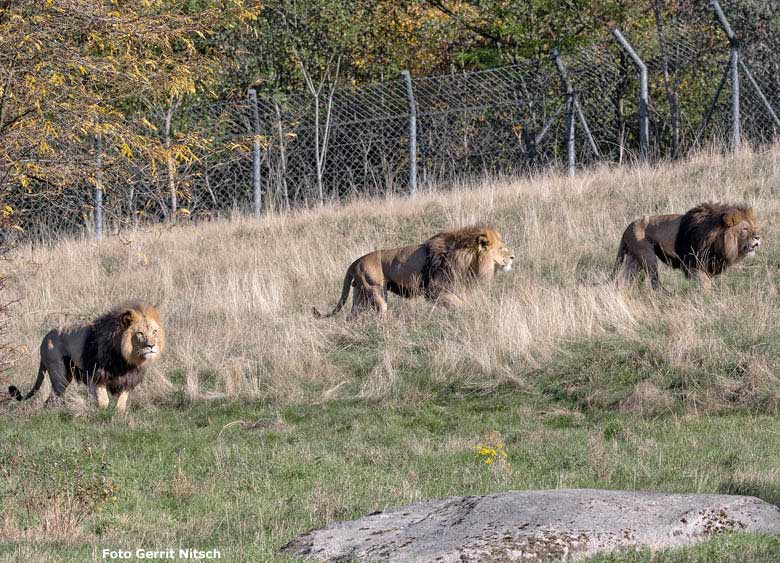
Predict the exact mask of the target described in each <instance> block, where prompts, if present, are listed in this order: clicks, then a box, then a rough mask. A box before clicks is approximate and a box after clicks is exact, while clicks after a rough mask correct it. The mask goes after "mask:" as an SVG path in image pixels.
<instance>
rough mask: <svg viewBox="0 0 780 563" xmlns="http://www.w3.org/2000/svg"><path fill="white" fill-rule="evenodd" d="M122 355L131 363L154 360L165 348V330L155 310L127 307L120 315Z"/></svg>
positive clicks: (140, 363) (138, 363)
mask: <svg viewBox="0 0 780 563" xmlns="http://www.w3.org/2000/svg"><path fill="white" fill-rule="evenodd" d="M122 325H123V326H124V327H125V330H124V333H123V334H122V356H123V357H124V358H125V360H126V361H127V362H128V363H129V364H132V365H135V366H138V367H140V366H142V365H145V364H148V363H151V362H154V361H155V360H157V358H159V356H160V354H161V353H162V351H163V349H164V348H165V332H164V331H163V327H162V323H161V322H160V318H159V314H158V313H157V311H156V310H150V311H137V310H135V309H128V310H127V311H125V312H124V314H123V315H122Z"/></svg>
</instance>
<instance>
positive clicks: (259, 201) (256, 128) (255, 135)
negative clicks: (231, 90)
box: [249, 88, 263, 218]
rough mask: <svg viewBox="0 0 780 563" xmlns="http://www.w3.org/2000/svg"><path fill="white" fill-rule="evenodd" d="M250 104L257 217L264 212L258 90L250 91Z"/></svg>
mask: <svg viewBox="0 0 780 563" xmlns="http://www.w3.org/2000/svg"><path fill="white" fill-rule="evenodd" d="M249 103H250V104H252V187H253V192H252V193H253V199H252V203H253V205H254V212H255V217H256V218H260V215H261V213H262V211H263V192H262V188H261V186H262V178H261V176H260V109H259V108H258V107H257V90H255V89H254V88H250V89H249Z"/></svg>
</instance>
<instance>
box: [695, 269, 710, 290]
mask: <svg viewBox="0 0 780 563" xmlns="http://www.w3.org/2000/svg"><path fill="white" fill-rule="evenodd" d="M692 275H693V277H694V278H695V279H696V281H698V282H699V285H700V286H701V288H702V289H703V290H704V291H710V290H712V276H710V275H709V274H708V273H707V272H705V271H704V270H699V269H698V268H697V269H695V270H693V272H692Z"/></svg>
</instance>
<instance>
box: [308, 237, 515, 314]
mask: <svg viewBox="0 0 780 563" xmlns="http://www.w3.org/2000/svg"><path fill="white" fill-rule="evenodd" d="M514 258H515V257H514V255H513V254H512V251H511V250H509V248H508V247H507V246H506V244H504V242H503V240H502V239H501V235H500V234H499V233H498V231H496V230H495V229H493V228H492V227H487V226H481V225H476V226H471V227H465V228H461V229H454V230H450V231H445V232H442V233H439V234H437V235H435V236H433V237H431V238H430V239H428V240H427V241H425V242H423V243H422V244H418V245H412V246H404V247H401V248H393V249H387V250H375V251H374V252H370V253H368V254H366V255H365V256H361V257H360V258H358V259H357V260H355V261H354V262H353V263H352V264H350V266H349V268H347V273H346V275H345V276H344V283H343V285H342V290H341V298H340V299H339V302H338V303H337V304H336V307H335V308H334V309H333V311H332V312H331V313H329V314H327V315H323V314H322V313H320V312H319V311H318V310H317V309H316V308H315V309H314V316H315V317H317V318H321V317H332V316H333V315H335V314H336V313H338V312H339V311H340V310H341V309H342V307H343V306H344V304H345V303H346V302H347V298H348V297H349V292H350V288H351V287H354V288H355V289H354V292H353V297H352V310H351V311H350V314H349V316H348V317H347V318H348V320H350V319H354V318H355V317H356V316H357V315H358V314H359V313H360V312H361V311H363V310H366V309H369V308H373V309H374V310H375V311H376V312H378V313H379V315H380V316H384V315H385V313H386V312H387V292H388V291H390V292H392V293H395V294H397V295H400V296H401V297H406V298H411V297H417V296H419V295H424V296H425V297H426V298H427V299H429V300H431V301H433V302H436V303H441V304H443V305H444V306H454V305H460V304H462V303H463V300H462V299H461V298H460V297H459V296H458V295H457V293H456V289H457V288H458V287H459V286H462V285H464V284H468V283H469V282H472V281H486V280H490V279H492V278H493V275H494V274H495V272H496V270H498V269H501V270H504V271H507V272H508V271H510V270H511V269H512V262H513V261H514Z"/></svg>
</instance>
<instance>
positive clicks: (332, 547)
mask: <svg viewBox="0 0 780 563" xmlns="http://www.w3.org/2000/svg"><path fill="white" fill-rule="evenodd" d="M732 530H743V531H751V532H769V533H780V509H779V508H778V507H776V506H774V505H772V504H769V503H766V502H764V501H762V500H760V499H757V498H755V497H746V496H733V495H710V494H664V493H644V492H630V491H601V490H592V489H561V490H552V491H516V492H506V493H497V494H492V495H485V496H478V497H451V498H447V499H440V500H432V501H428V502H422V503H419V504H413V505H409V506H405V507H403V508H398V509H395V510H390V511H387V512H376V513H373V514H369V515H368V516H365V517H363V518H360V519H358V520H353V521H351V522H334V523H332V524H330V525H328V526H326V527H325V528H322V529H320V530H314V531H311V532H308V533H306V534H303V535H301V536H298V537H297V538H296V539H294V540H293V541H291V542H290V543H289V544H287V545H286V546H284V547H283V548H282V550H283V551H285V552H287V553H288V554H290V555H296V556H299V557H305V558H311V559H315V560H318V561H323V560H324V561H392V562H399V563H400V562H406V561H410V562H411V561H420V562H423V561H424V562H426V563H428V562H434V561H438V562H442V563H444V562H450V561H452V562H455V561H457V562H463V561H486V562H487V561H528V560H531V561H534V560H549V559H552V560H573V559H580V558H583V557H586V556H590V555H594V554H596V553H599V552H604V551H612V550H615V549H619V548H636V547H650V548H654V549H658V548H664V547H674V546H682V545H688V544H692V543H696V542H698V541H701V540H703V539H705V538H707V537H708V536H712V535H713V534H717V533H720V532H729V531H732Z"/></svg>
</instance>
